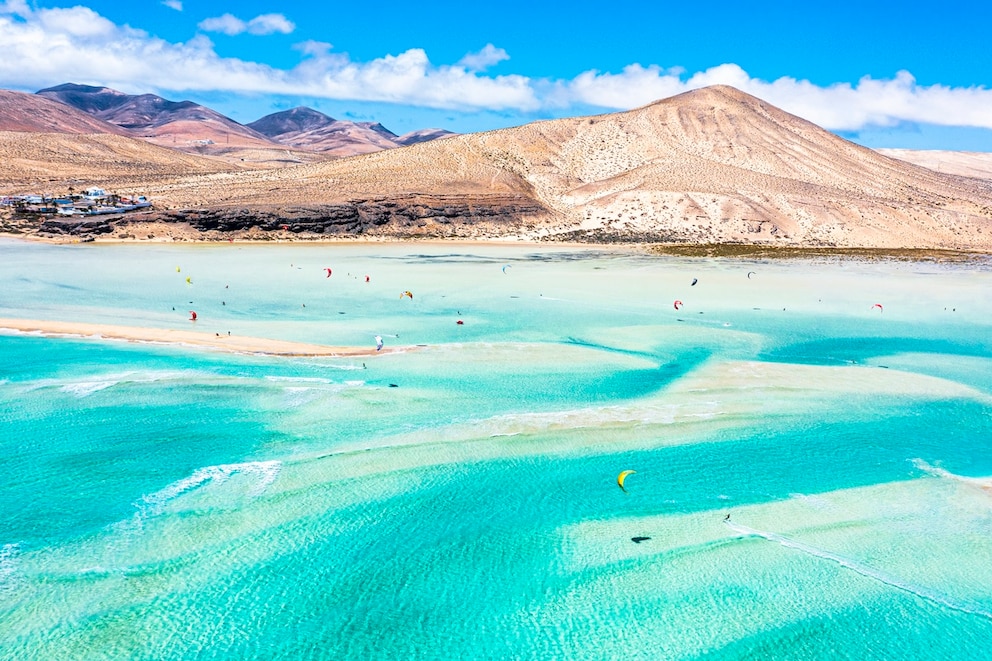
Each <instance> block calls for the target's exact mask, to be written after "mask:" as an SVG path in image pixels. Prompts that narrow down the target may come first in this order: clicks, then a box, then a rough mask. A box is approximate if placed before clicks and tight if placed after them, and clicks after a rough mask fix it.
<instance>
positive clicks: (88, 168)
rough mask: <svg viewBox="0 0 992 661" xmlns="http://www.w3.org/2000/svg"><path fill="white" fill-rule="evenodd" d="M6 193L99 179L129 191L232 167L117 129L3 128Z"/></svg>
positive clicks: (0, 184)
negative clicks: (39, 130) (57, 130)
mask: <svg viewBox="0 0 992 661" xmlns="http://www.w3.org/2000/svg"><path fill="white" fill-rule="evenodd" d="M0 155H2V157H0V194H4V195H7V194H22V193H52V194H64V193H65V192H67V189H68V188H69V187H70V186H72V187H74V188H77V189H79V188H82V187H85V186H90V185H95V186H100V187H103V188H107V189H109V190H112V191H115V192H120V193H126V192H133V190H138V191H140V192H145V187H146V186H148V185H149V184H150V183H152V182H154V183H155V185H156V186H157V187H158V188H159V189H161V187H162V186H165V185H167V182H169V181H173V180H177V179H183V180H184V181H187V183H188V180H186V179H185V178H186V177H189V176H191V175H204V174H209V173H216V172H228V171H231V170H233V169H234V167H233V166H231V165H229V164H227V163H224V162H223V161H220V160H218V159H211V158H204V157H200V156H196V155H193V154H185V153H182V152H177V151H175V150H172V149H166V148H164V147H158V146H156V145H152V144H149V143H147V142H145V141H143V140H138V139H136V138H128V137H125V136H120V135H111V134H105V133H104V134H66V133H25V132H14V131H0Z"/></svg>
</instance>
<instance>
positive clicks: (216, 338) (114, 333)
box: [0, 318, 405, 357]
mask: <svg viewBox="0 0 992 661" xmlns="http://www.w3.org/2000/svg"><path fill="white" fill-rule="evenodd" d="M11 331H13V332H16V333H24V334H35V333H37V334H40V335H42V336H44V337H61V338H77V339H99V340H118V341H124V342H137V343H149V344H170V345H182V346H192V347H197V348H201V349H213V350H218V351H226V352H229V353H249V354H260V355H266V356H286V357H311V356H339V357H350V356H375V355H377V354H385V353H396V352H401V351H404V350H405V349H404V348H403V347H395V348H389V347H384V348H383V349H382V350H381V351H376V349H375V348H374V347H372V348H365V347H340V346H328V345H323V344H308V343H306V342H292V341H289V340H274V339H270V338H262V337H245V336H242V335H217V334H214V335H211V334H210V333H203V332H200V331H192V330H174V329H168V328H144V327H140V326H117V325H112V324H89V323H82V322H74V321H71V322H69V321H49V320H40V319H9V318H0V333H10V332H11Z"/></svg>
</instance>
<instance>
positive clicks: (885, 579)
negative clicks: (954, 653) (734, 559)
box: [724, 521, 992, 620]
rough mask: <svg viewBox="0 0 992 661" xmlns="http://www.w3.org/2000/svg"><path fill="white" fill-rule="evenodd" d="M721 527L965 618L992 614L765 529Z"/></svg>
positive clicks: (732, 524) (730, 522) (991, 616)
mask: <svg viewBox="0 0 992 661" xmlns="http://www.w3.org/2000/svg"><path fill="white" fill-rule="evenodd" d="M724 524H725V525H726V526H728V527H729V528H730V529H731V530H734V531H735V532H737V533H740V534H741V535H745V536H748V537H761V538H762V539H766V540H768V541H769V542H774V543H776V544H781V545H782V546H784V547H786V548H790V549H794V550H796V551H800V552H802V553H805V554H807V555H810V556H813V557H816V558H821V559H823V560H830V561H831V562H836V563H837V564H839V565H840V566H841V567H844V568H845V569H850V570H851V571H853V572H855V573H857V574H860V575H861V576H864V577H866V578H870V579H873V580H876V581H878V582H879V583H884V584H885V585H888V586H889V587H893V588H895V589H897V590H901V591H903V592H908V593H910V594H912V595H915V596H917V597H919V598H920V599H924V600H926V601H929V602H930V603H932V604H936V605H937V606H942V607H944V608H949V609H951V610H955V611H958V612H960V613H967V614H969V615H977V616H979V617H984V618H985V619H987V620H992V612H990V611H987V610H985V609H984V608H982V607H981V606H979V605H977V604H972V603H969V602H966V601H959V600H957V599H954V598H953V597H949V596H947V595H945V594H943V593H942V592H937V591H936V590H930V589H928V588H925V587H923V586H921V585H916V584H914V583H910V582H908V581H904V580H903V579H901V578H899V577H896V576H892V575H891V574H888V573H886V572H883V571H881V570H879V569H875V568H874V567H870V566H868V565H866V564H864V563H861V562H858V561H857V560H855V559H853V558H848V557H846V556H842V555H839V554H837V553H832V552H831V551H827V550H824V549H820V548H817V547H815V546H810V545H809V544H804V543H802V542H797V541H796V540H794V539H789V538H788V537H785V536H783V535H779V534H776V533H774V532H769V531H767V530H757V529H755V528H751V527H748V526H744V525H741V524H738V523H734V522H733V521H724Z"/></svg>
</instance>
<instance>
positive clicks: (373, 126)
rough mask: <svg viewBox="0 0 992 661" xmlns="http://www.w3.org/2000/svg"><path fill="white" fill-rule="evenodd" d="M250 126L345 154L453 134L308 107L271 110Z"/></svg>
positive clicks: (299, 146) (307, 146) (273, 136)
mask: <svg viewBox="0 0 992 661" xmlns="http://www.w3.org/2000/svg"><path fill="white" fill-rule="evenodd" d="M248 126H249V127H250V128H252V129H254V130H256V131H258V132H259V133H261V134H263V135H265V136H267V137H269V138H271V139H272V140H275V141H276V142H279V143H282V144H284V145H289V146H291V147H294V148H296V149H305V150H310V151H318V152H323V153H326V154H329V155H332V156H342V157H343V156H355V155H357V154H369V153H372V152H376V151H381V150H383V149H395V148H397V147H403V146H406V145H411V144H416V143H418V142H427V141H430V140H435V139H437V138H441V137H445V136H447V135H453V134H452V133H451V132H450V131H444V130H442V129H423V130H420V131H414V132H412V133H408V134H406V135H403V136H398V135H396V134H395V133H393V132H392V131H390V130H389V129H387V128H386V127H384V126H383V125H382V124H379V123H378V122H350V121H346V120H338V119H334V118H333V117H329V116H328V115H325V114H324V113H322V112H318V111H316V110H313V109H311V108H306V107H299V108H293V109H291V110H284V111H281V112H276V113H272V114H271V115H266V116H265V117H262V118H261V119H259V120H256V121H254V122H251V123H250V124H248Z"/></svg>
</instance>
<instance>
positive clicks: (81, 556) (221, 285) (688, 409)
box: [0, 241, 992, 659]
mask: <svg viewBox="0 0 992 661" xmlns="http://www.w3.org/2000/svg"><path fill="white" fill-rule="evenodd" d="M177 267H178V270H177ZM326 267H330V268H332V271H333V273H332V276H331V277H330V278H328V277H326V272H325V271H324V270H323V269H324V268H326ZM504 267H506V268H504ZM749 272H753V273H752V274H751V276H750V277H748V273H749ZM366 275H368V276H369V281H368V282H365V276H366ZM187 277H188V278H189V279H190V282H189V283H187V282H186V278H187ZM0 278H2V282H3V283H4V287H3V291H2V293H0V317H14V318H25V319H61V320H69V321H79V322H89V323H105V324H121V325H129V326H148V327H155V328H175V329H189V328H190V327H191V325H192V324H191V322H189V321H188V311H189V310H190V309H195V310H196V311H197V312H198V321H197V323H196V329H197V330H201V331H205V332H216V333H218V334H226V333H227V332H228V331H230V332H231V333H232V334H237V335H255V336H260V337H273V338H280V339H291V340H299V341H305V342H319V343H325V344H333V345H356V346H370V347H374V339H373V338H374V336H375V335H380V336H381V337H382V338H383V340H384V341H385V343H386V345H387V346H389V347H391V348H392V347H407V350H405V351H402V352H400V353H393V354H380V355H373V356H368V357H352V358H294V359H289V358H276V357H265V356H252V355H235V354H225V353H220V352H214V351H209V350H203V349H195V348H192V347H183V346H166V345H156V344H139V343H125V342H120V341H106V340H101V339H98V338H78V337H77V338H45V337H40V336H37V335H32V334H24V333H15V332H3V333H0V402H2V406H0V451H2V453H3V457H4V462H3V468H4V470H3V477H2V481H0V658H2V659H247V658H252V659H286V658H292V659H296V658H299V659H344V658H362V659H406V658H422V659H435V658H436V659H441V658H445V659H447V658H458V659H488V658H507V659H615V658H635V659H637V658H643V659H694V658H700V657H703V656H705V657H707V658H718V659H759V658H760V659H797V658H802V659H814V658H815V659H951V658H984V657H986V656H988V652H987V649H988V648H989V646H990V644H992V452H990V450H992V334H990V332H989V331H990V325H992V270H990V269H989V268H988V267H987V265H982V264H977V265H976V264H972V265H967V266H965V265H935V264H906V263H886V264H872V263H863V262H854V261H843V260H817V261H787V262H786V261H783V262H768V261H753V260H752V261H745V260H717V259H676V258H670V257H652V256H648V255H644V254H640V253H637V252H634V251H605V250H588V249H576V248H568V247H533V246H487V245H459V246H432V245H420V244H417V245H402V244H382V245H344V246H337V245H335V246H299V245H268V246H265V245H252V246H246V245H237V244H235V245H223V246H172V245H93V244H89V245H75V246H53V245H41V244H25V243H20V242H14V241H7V242H0ZM693 278H698V284H696V285H695V286H693V285H691V284H690V283H691V281H692V279H693ZM407 290H409V291H411V292H412V293H413V294H414V297H413V299H409V298H406V297H402V298H401V297H400V294H401V293H402V292H403V291H407ZM676 299H679V300H682V301H683V303H684V305H683V306H682V308H681V309H680V310H676V309H674V306H673V301H674V300H676ZM875 303H882V304H883V305H884V311H882V312H880V311H879V310H878V309H877V308H873V307H872V306H873V305H874V304H875ZM457 320H462V321H463V322H464V323H463V324H461V325H459V324H456V321H457ZM394 386H395V387H394ZM624 469H632V470H636V471H637V472H636V473H635V474H633V475H631V476H630V477H629V478H628V480H627V482H626V487H627V491H626V492H624V491H621V490H620V489H619V488H618V486H617V484H616V478H617V474H618V473H619V472H620V471H621V470H624ZM728 514H729V515H730V519H729V520H725V518H726V516H727V515H728ZM634 537H638V538H642V537H643V538H647V539H641V540H640V541H639V542H634V541H632V538H634Z"/></svg>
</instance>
